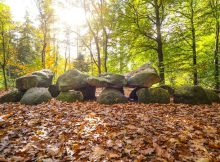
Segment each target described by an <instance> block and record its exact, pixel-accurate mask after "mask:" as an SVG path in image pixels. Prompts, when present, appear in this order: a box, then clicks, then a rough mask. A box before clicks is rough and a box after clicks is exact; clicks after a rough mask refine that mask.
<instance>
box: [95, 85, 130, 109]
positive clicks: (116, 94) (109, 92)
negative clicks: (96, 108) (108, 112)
mask: <svg viewBox="0 0 220 162" xmlns="http://www.w3.org/2000/svg"><path fill="white" fill-rule="evenodd" d="M97 102H98V103H101V104H107V105H111V104H117V103H127V102H128V99H127V98H126V97H125V96H124V95H123V94H122V93H121V92H120V91H118V90H116V89H113V88H106V89H104V90H103V91H102V93H101V94H100V95H99V97H98V98H97Z"/></svg>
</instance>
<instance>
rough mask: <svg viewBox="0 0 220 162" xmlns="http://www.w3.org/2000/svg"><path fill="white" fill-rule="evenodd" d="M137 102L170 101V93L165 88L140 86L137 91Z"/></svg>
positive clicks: (162, 102)
mask: <svg viewBox="0 0 220 162" xmlns="http://www.w3.org/2000/svg"><path fill="white" fill-rule="evenodd" d="M136 94H137V98H138V102H140V103H146V104H149V103H160V104H167V103H170V94H169V92H168V91H167V90H165V89H163V88H160V87H157V88H150V89H148V88H141V89H139V90H138V91H137V92H136Z"/></svg>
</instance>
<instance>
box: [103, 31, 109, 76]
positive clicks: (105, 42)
mask: <svg viewBox="0 0 220 162" xmlns="http://www.w3.org/2000/svg"><path fill="white" fill-rule="evenodd" d="M103 32H104V34H105V36H104V38H103V52H104V57H105V58H104V68H105V72H106V73H107V72H108V67H107V60H108V34H107V33H106V31H103Z"/></svg>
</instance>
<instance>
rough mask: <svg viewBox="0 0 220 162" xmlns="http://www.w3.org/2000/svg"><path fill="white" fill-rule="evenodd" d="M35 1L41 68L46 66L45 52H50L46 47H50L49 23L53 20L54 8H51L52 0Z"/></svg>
mask: <svg viewBox="0 0 220 162" xmlns="http://www.w3.org/2000/svg"><path fill="white" fill-rule="evenodd" d="M35 2H36V5H37V8H38V10H39V20H40V38H41V43H42V49H41V61H42V68H46V53H47V52H50V51H47V49H48V48H49V47H50V38H51V35H50V34H51V24H52V22H53V20H54V19H53V18H54V16H53V14H54V10H53V8H52V0H35Z"/></svg>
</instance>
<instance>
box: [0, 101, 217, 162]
mask: <svg viewBox="0 0 220 162" xmlns="http://www.w3.org/2000/svg"><path fill="white" fill-rule="evenodd" d="M0 140H1V142H0V161H21V162H24V161H43V162H54V161H55V162H56V161H125V162H127V161H136V162H141V161H152V162H153V161H155V162H158V161H161V162H162V161H187V162H189V161H197V160H199V162H208V159H209V161H210V162H212V161H214V162H217V161H220V105H219V104H213V105H211V106H208V105H200V106H190V105H182V104H173V103H171V104H167V105H162V104H138V103H128V104H115V105H110V106H109V105H101V104H98V103H96V102H83V103H62V102H59V101H56V100H55V99H53V100H51V101H50V102H49V103H47V104H41V105H37V106H25V105H21V104H0Z"/></svg>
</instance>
